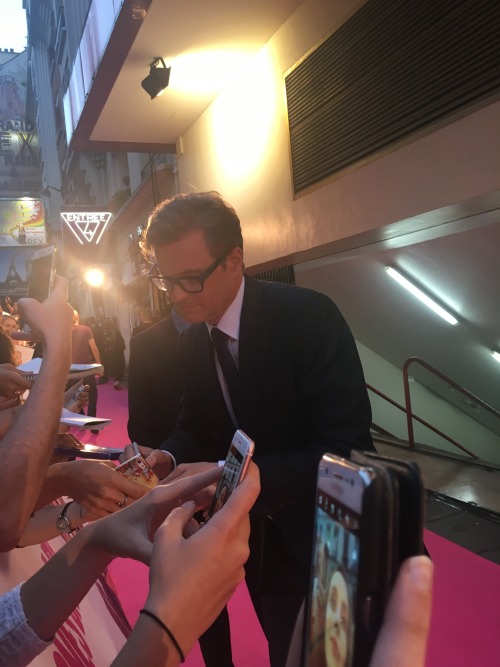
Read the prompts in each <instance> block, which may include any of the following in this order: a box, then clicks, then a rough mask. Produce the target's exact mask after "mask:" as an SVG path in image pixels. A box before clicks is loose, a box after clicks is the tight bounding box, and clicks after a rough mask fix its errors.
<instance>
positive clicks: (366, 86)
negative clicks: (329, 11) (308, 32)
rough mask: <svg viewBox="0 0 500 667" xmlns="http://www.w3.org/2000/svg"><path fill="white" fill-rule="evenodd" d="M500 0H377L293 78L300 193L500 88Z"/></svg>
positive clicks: (291, 111) (292, 122)
mask: <svg viewBox="0 0 500 667" xmlns="http://www.w3.org/2000/svg"><path fill="white" fill-rule="evenodd" d="M499 35H500V0H369V2H367V3H366V4H365V5H364V6H363V7H362V8H361V9H360V10H359V11H358V12H357V13H356V14H354V15H353V16H352V17H351V18H350V19H349V20H348V21H347V22H346V23H345V24H344V25H343V26H341V27H340V28H339V29H338V30H337V31H336V32H335V33H334V34H333V35H332V36H331V37H330V38H329V39H327V40H326V41H325V42H323V44H321V46H319V47H318V48H317V49H316V50H315V51H314V52H313V53H311V54H310V55H309V56H308V57H307V58H306V59H305V60H304V61H303V62H302V63H301V64H300V65H298V66H297V67H296V68H295V69H294V70H293V71H292V72H291V73H290V74H289V75H288V76H287V77H286V79H285V85H286V93H287V105H288V117H289V127H290V141H291V152H292V170H293V181H294V189H295V192H296V193H297V192H300V191H301V190H303V189H304V188H307V187H309V186H311V185H313V184H314V183H317V182H318V181H320V180H322V179H324V178H326V177H328V176H331V175H332V174H335V173H336V172H338V171H340V170H341V169H344V168H346V167H347V166H349V165H352V164H354V163H356V162H358V161H359V160H362V159H364V158H367V157H368V156H371V155H373V154H374V153H377V152H378V151H380V150H382V149H384V148H386V147H387V146H390V145H391V144H393V143H395V142H397V141H399V140H401V139H403V138H405V137H407V136H408V135H410V134H412V133H414V132H416V131H418V130H420V129H422V128H424V127H426V126H428V125H430V124H432V123H435V122H436V121H438V120H440V119H443V118H445V117H446V116H449V115H450V114H453V113H455V112H457V111H458V110H460V109H462V108H463V107H466V106H469V105H471V104H474V103H477V102H478V101H480V100H483V99H485V98H487V97H489V96H491V95H492V94H494V93H496V92H498V91H499V90H500V46H499V44H500V41H499V40H500V37H499Z"/></svg>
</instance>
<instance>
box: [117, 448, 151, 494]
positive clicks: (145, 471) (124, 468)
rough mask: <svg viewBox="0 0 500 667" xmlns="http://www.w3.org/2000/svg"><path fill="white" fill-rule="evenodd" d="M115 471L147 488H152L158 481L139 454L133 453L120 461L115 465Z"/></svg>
mask: <svg viewBox="0 0 500 667" xmlns="http://www.w3.org/2000/svg"><path fill="white" fill-rule="evenodd" d="M116 472H119V473H120V475H123V476H124V477H126V478H127V479H129V480H130V481H131V482H135V483H136V484H140V485H141V486H145V487H146V488H148V489H153V488H154V487H155V486H158V483H159V479H158V477H157V476H156V475H155V473H154V472H153V469H152V468H151V467H150V466H149V465H148V463H146V459H145V458H144V457H143V456H142V455H141V454H135V455H134V456H132V458H130V459H128V460H127V461H124V462H123V463H121V464H120V465H119V466H117V467H116Z"/></svg>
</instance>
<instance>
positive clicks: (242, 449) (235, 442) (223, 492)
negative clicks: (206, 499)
mask: <svg viewBox="0 0 500 667" xmlns="http://www.w3.org/2000/svg"><path fill="white" fill-rule="evenodd" d="M254 449H255V443H254V441H253V440H252V439H251V438H249V437H248V435H247V434H246V433H244V432H243V431H241V430H239V429H238V430H237V431H236V433H235V434H234V436H233V439H232V441H231V445H230V446H229V451H228V453H227V456H226V460H225V462H224V469H223V471H222V475H221V477H220V479H219V482H218V484H217V488H216V490H215V494H214V497H213V499H212V503H211V505H210V508H209V510H208V512H207V515H206V518H205V521H208V519H210V517H211V516H213V515H214V514H215V512H218V511H219V510H220V508H221V507H222V506H223V505H224V503H225V502H226V501H227V499H228V498H229V496H230V495H231V493H232V492H233V490H234V489H235V488H236V487H237V486H238V484H239V483H240V482H241V480H242V479H243V478H244V477H245V474H246V471H247V469H248V464H249V463H250V459H251V458H252V455H253V453H254Z"/></svg>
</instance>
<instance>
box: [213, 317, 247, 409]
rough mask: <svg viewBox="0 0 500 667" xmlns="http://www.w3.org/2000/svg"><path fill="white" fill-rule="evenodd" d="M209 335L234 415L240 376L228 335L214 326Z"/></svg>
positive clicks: (238, 393)
mask: <svg viewBox="0 0 500 667" xmlns="http://www.w3.org/2000/svg"><path fill="white" fill-rule="evenodd" d="M211 336H212V342H213V344H214V348H215V351H216V353H217V359H218V360H219V364H220V367H221V369H222V373H223V375H224V379H225V380H226V384H227V388H228V391H229V397H230V398H231V405H232V407H233V411H234V413H235V415H237V414H238V402H239V398H240V389H241V388H240V376H239V373H238V369H237V368H236V362H235V361H234V358H233V355H232V354H231V352H230V350H229V347H228V341H229V339H230V336H228V335H227V334H225V333H224V332H223V331H221V330H220V329H217V328H216V327H214V328H213V329H212V333H211Z"/></svg>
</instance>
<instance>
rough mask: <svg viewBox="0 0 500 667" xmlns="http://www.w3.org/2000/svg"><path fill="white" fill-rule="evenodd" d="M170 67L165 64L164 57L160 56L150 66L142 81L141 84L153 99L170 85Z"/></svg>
mask: <svg viewBox="0 0 500 667" xmlns="http://www.w3.org/2000/svg"><path fill="white" fill-rule="evenodd" d="M170 69H171V68H170V67H167V66H166V65H165V61H164V60H163V58H160V57H159V56H158V57H157V58H155V59H154V60H153V62H152V63H151V65H150V66H149V74H148V76H147V77H146V78H145V79H143V80H142V81H141V86H142V87H143V88H144V90H145V91H146V92H147V94H148V95H149V96H150V97H151V99H152V100H154V99H155V97H158V96H159V95H161V94H162V93H163V92H164V90H165V88H166V87H167V86H168V82H169V80H170Z"/></svg>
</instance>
